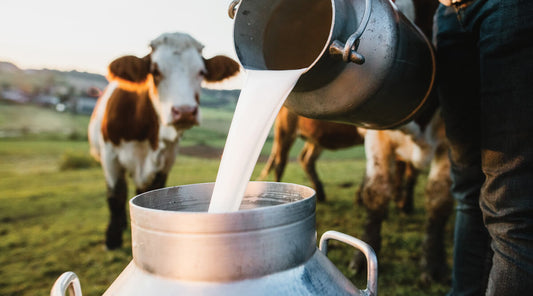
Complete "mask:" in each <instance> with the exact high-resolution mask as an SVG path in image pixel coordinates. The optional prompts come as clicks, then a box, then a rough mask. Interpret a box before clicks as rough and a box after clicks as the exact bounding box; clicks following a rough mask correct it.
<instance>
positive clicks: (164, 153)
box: [89, 33, 240, 249]
mask: <svg viewBox="0 0 533 296" xmlns="http://www.w3.org/2000/svg"><path fill="white" fill-rule="evenodd" d="M150 46H151V49H152V51H151V53H150V54H149V55H147V56H145V57H143V58H138V57H135V56H124V57H120V58H118V59H116V60H114V61H113V62H111V64H110V65H109V76H108V80H109V85H108V86H107V88H106V89H105V91H104V93H103V94H102V96H101V97H100V98H99V100H98V103H97V105H96V107H95V109H94V111H93V114H92V116H91V121H90V123H89V142H90V149H91V154H92V155H93V156H94V157H95V158H96V159H97V160H99V161H100V162H101V164H102V168H103V171H104V175H105V180H106V184H107V202H108V206H109V210H110V213H111V217H110V221H109V225H108V227H107V230H106V246H107V248H109V249H114V248H118V247H120V246H121V245H122V232H123V230H124V229H125V228H126V227H127V221H126V210H125V209H126V201H127V185H126V175H129V176H130V177H131V179H132V181H133V183H134V185H135V188H136V190H137V193H141V192H145V191H148V190H152V189H157V188H161V187H164V186H165V184H166V180H167V176H168V173H169V172H170V170H171V168H172V165H173V164H174V160H175V158H176V154H177V148H178V142H179V140H180V137H181V135H182V134H183V132H184V131H185V130H187V129H189V128H191V127H192V126H194V125H197V124H199V120H200V110H199V104H200V92H201V83H202V82H203V81H207V82H217V81H221V80H223V79H225V78H228V77H230V76H232V75H234V74H236V73H237V72H238V71H239V69H240V66H239V64H238V63H237V62H235V61H234V60H232V59H230V58H228V57H225V56H215V57H213V58H210V59H204V58H203V57H202V48H203V45H202V44H201V43H199V42H198V41H197V40H195V39H194V38H192V37H191V36H190V35H188V34H184V33H165V34H162V35H161V36H159V37H158V38H156V39H154V40H153V41H152V42H151V44H150Z"/></svg>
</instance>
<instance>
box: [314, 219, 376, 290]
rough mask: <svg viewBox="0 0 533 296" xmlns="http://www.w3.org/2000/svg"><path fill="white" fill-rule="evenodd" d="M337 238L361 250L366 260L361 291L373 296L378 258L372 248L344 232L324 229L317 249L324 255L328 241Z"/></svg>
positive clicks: (326, 251)
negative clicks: (364, 277) (363, 284)
mask: <svg viewBox="0 0 533 296" xmlns="http://www.w3.org/2000/svg"><path fill="white" fill-rule="evenodd" d="M332 239H333V240H338V241H340V242H343V243H345V244H348V245H350V246H352V247H354V248H356V249H357V250H359V251H361V252H362V253H363V254H364V255H365V257H366V262H367V270H366V289H365V290H363V291H362V293H363V294H364V295H368V296H374V295H377V294H378V259H377V257H376V253H375V252H374V249H372V247H371V246H370V245H368V244H367V243H365V242H364V241H362V240H360V239H357V238H355V237H353V236H349V235H346V234H344V233H341V232H338V231H333V230H329V231H326V232H325V233H324V234H323V235H322V236H321V237H320V243H319V245H318V249H319V250H320V251H322V253H323V254H324V255H327V254H328V241H329V240H332Z"/></svg>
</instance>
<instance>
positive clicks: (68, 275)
mask: <svg viewBox="0 0 533 296" xmlns="http://www.w3.org/2000/svg"><path fill="white" fill-rule="evenodd" d="M67 291H68V292H69V295H70V296H82V294H81V286H80V280H79V279H78V276H77V275H76V274H75V273H74V272H72V271H67V272H64V273H63V274H62V275H60V276H59V278H58V279H57V280H56V281H55V283H54V285H53V286H52V290H51V291H50V296H65V295H67V294H66V293H67Z"/></svg>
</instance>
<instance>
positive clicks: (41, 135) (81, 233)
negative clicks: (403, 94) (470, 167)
mask: <svg viewBox="0 0 533 296" xmlns="http://www.w3.org/2000/svg"><path fill="white" fill-rule="evenodd" d="M28 116H29V117H33V119H35V120H31V122H32V123H28V121H25V120H23V118H27V117H28ZM203 116H204V123H203V125H202V127H195V128H194V129H192V130H190V131H188V132H187V133H186V135H185V139H184V142H183V147H195V146H202V145H203V146H211V147H212V148H216V149H220V148H221V147H222V146H223V144H224V140H225V133H226V132H227V128H228V127H229V122H230V120H231V113H230V112H227V113H223V112H217V111H216V110H204V112H203ZM58 117H59V119H58ZM37 118H40V119H39V120H37ZM48 120H58V125H57V126H56V127H54V128H52V127H51V124H50V125H49V124H48ZM61 122H62V124H61ZM87 122H88V117H86V116H73V115H69V114H58V113H56V112H53V111H49V110H42V109H40V108H36V107H28V106H13V105H4V104H0V132H3V135H8V134H9V135H16V137H15V136H13V137H8V138H0V295H47V294H49V290H50V287H51V285H52V284H53V282H54V281H55V279H56V278H57V277H58V276H59V275H60V274H61V273H62V272H64V271H69V270H70V271H74V272H76V273H77V274H78V276H79V277H80V280H81V285H82V290H83V293H84V295H89V296H91V295H101V294H102V293H103V292H104V291H105V290H106V288H107V287H109V285H110V284H111V283H112V282H113V281H114V280H115V279H116V277H117V276H118V275H119V274H120V272H121V271H122V270H123V269H124V268H125V266H126V265H127V264H128V262H129V261H130V260H131V243H130V241H129V240H130V234H129V230H128V231H127V232H126V237H125V242H126V243H125V245H124V246H123V248H122V249H119V250H116V251H106V250H105V249H104V245H103V233H104V230H105V227H106V224H107V218H108V212H107V206H106V202H105V186H104V180H103V175H102V172H101V169H100V167H99V166H97V165H95V164H93V163H91V162H88V163H86V164H85V165H83V166H82V167H83V168H70V169H61V167H65V166H64V163H65V161H68V160H69V159H70V160H71V159H72V158H73V155H74V156H80V157H81V158H82V159H83V158H85V159H88V158H89V157H88V143H87V142H86V141H85V140H84V139H85V138H84V137H85V136H86V124H87ZM22 127H24V128H23V129H21V128H22ZM63 129H64V130H63ZM297 146H300V147H301V142H299V143H297ZM269 150H270V143H267V144H266V145H265V148H264V150H263V152H264V153H265V154H267V153H268V152H269ZM297 152H298V147H295V148H294V149H293V151H292V155H293V157H294V155H296V154H297ZM218 164H219V160H218V159H217V158H200V157H193V156H190V155H180V156H178V159H177V162H176V164H175V167H174V169H173V171H172V172H171V174H170V177H169V181H168V184H167V185H168V186H175V185H180V184H191V183H199V182H212V181H214V180H215V177H216V173H217V170H218ZM263 165H264V164H263V163H258V165H257V166H256V170H255V172H254V178H255V176H257V175H258V173H259V171H260V170H261V169H262V167H263ZM66 167H69V166H66ZM363 169H364V153H363V150H362V147H356V148H352V149H347V150H343V151H339V152H327V153H325V154H324V155H323V156H322V157H321V159H320V160H319V163H318V171H319V174H320V175H321V176H322V179H323V181H324V184H325V190H326V194H327V195H328V202H326V203H324V204H318V208H317V231H318V235H319V236H320V235H321V234H322V233H324V232H325V231H326V230H337V231H341V232H344V233H347V234H350V235H353V236H356V237H358V236H360V235H361V231H362V223H363V221H364V216H365V214H364V211H363V209H362V208H360V207H359V206H358V205H357V204H356V203H355V202H354V196H355V192H356V190H357V187H358V186H359V184H360V180H361V178H362V174H363ZM283 181H284V182H291V183H297V184H303V185H308V186H309V185H310V183H309V182H308V180H307V179H306V177H305V176H304V173H303V172H302V170H301V169H300V167H299V166H298V164H297V163H296V162H294V161H292V162H291V163H289V165H288V167H287V171H286V174H285V177H284V180H283ZM425 181H426V180H425V178H424V177H422V178H420V180H419V184H418V186H417V188H416V201H415V206H416V208H415V212H414V214H412V215H409V216H406V215H404V214H400V213H398V212H397V211H395V209H394V208H393V206H392V205H391V209H390V213H389V217H388V220H387V221H386V222H385V223H384V225H383V247H382V254H381V256H380V257H379V258H378V260H379V263H378V264H379V272H380V274H379V294H380V295H444V294H445V293H446V291H447V288H448V287H447V285H445V284H444V285H443V284H436V283H435V284H432V285H430V286H426V285H422V284H421V283H420V282H419V275H420V269H419V260H420V257H421V244H422V240H423V230H424V209H423V203H424V197H423V186H424V185H425ZM133 192H134V191H133V188H130V193H131V195H132V196H133ZM452 222H453V221H450V222H449V223H448V224H449V225H448V228H447V229H448V232H447V249H448V254H449V263H451V250H450V247H451V241H452V233H451V229H452V227H451V225H452ZM351 255H352V250H351V248H350V247H348V246H344V245H336V244H332V246H331V248H330V252H329V254H328V256H329V257H330V259H331V260H332V261H333V262H334V263H335V264H336V265H337V266H338V267H339V269H340V270H341V271H342V272H343V273H344V274H345V275H346V276H347V277H349V278H350V279H352V280H354V281H355V282H356V283H357V285H358V286H360V287H361V286H363V285H364V284H365V281H364V279H361V278H360V276H359V275H355V274H354V273H353V272H352V271H350V270H348V268H347V265H348V262H349V260H350V259H351Z"/></svg>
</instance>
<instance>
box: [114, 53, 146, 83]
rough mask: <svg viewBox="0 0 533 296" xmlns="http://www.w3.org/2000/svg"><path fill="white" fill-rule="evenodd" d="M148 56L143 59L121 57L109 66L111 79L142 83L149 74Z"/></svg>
mask: <svg viewBox="0 0 533 296" xmlns="http://www.w3.org/2000/svg"><path fill="white" fill-rule="evenodd" d="M150 63H151V62H150V55H147V56H145V57H144V58H138V57H136V56H123V57H120V58H118V59H116V60H114V61H112V62H111V64H109V74H110V76H111V78H114V77H116V78H120V79H124V80H127V81H131V82H136V83H139V82H143V81H145V80H146V77H148V74H149V73H150Z"/></svg>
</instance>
